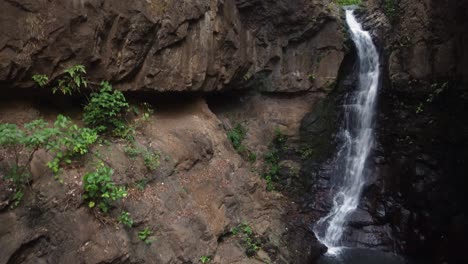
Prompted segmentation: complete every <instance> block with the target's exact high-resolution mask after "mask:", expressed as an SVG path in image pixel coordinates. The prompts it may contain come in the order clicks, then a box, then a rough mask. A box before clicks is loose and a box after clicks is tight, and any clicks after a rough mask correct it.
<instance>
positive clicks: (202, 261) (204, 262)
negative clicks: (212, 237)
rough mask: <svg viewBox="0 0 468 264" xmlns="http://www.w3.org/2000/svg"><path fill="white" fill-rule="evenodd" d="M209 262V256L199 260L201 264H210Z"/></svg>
mask: <svg viewBox="0 0 468 264" xmlns="http://www.w3.org/2000/svg"><path fill="white" fill-rule="evenodd" d="M210 261H211V257H210V256H202V257H201V258H200V262H201V263H203V264H206V263H210Z"/></svg>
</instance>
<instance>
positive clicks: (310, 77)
mask: <svg viewBox="0 0 468 264" xmlns="http://www.w3.org/2000/svg"><path fill="white" fill-rule="evenodd" d="M308 78H309V81H311V82H312V81H314V80H315V74H313V73H311V74H309V75H308Z"/></svg>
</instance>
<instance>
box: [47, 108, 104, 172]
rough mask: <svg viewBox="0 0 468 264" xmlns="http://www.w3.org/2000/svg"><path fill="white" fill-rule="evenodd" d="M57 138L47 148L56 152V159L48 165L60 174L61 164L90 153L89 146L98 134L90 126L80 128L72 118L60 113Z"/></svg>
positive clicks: (57, 123) (55, 125) (55, 127)
mask: <svg viewBox="0 0 468 264" xmlns="http://www.w3.org/2000/svg"><path fill="white" fill-rule="evenodd" d="M54 130H55V133H56V135H57V137H56V140H54V141H51V142H50V144H48V146H47V149H48V150H51V151H53V152H54V153H55V156H54V159H53V160H52V161H50V162H49V163H47V166H48V167H49V168H50V169H51V170H52V172H54V174H58V173H59V171H60V164H61V163H62V162H65V163H66V164H70V163H71V162H72V159H73V158H76V157H80V156H83V155H85V154H86V153H88V151H89V148H90V147H91V146H92V145H93V144H94V143H95V142H96V140H97V139H98V135H97V133H96V131H95V130H93V129H90V128H80V127H78V126H77V125H76V124H74V123H73V122H72V121H71V119H70V118H68V117H66V116H63V115H59V116H58V117H57V120H56V121H55V123H54Z"/></svg>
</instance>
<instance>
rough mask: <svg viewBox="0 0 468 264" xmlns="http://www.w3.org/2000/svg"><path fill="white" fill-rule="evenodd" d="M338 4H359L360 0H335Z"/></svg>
mask: <svg viewBox="0 0 468 264" xmlns="http://www.w3.org/2000/svg"><path fill="white" fill-rule="evenodd" d="M335 2H336V3H337V4H339V5H340V6H349V5H359V4H361V0H335Z"/></svg>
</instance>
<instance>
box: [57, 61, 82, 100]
mask: <svg viewBox="0 0 468 264" xmlns="http://www.w3.org/2000/svg"><path fill="white" fill-rule="evenodd" d="M63 73H64V74H65V76H64V77H62V78H60V79H59V80H58V85H57V86H56V87H53V88H52V93H53V94H55V93H56V92H57V91H60V92H61V93H62V94H64V95H67V94H68V95H71V94H72V93H73V92H80V89H81V88H82V87H88V81H87V80H86V78H85V77H84V75H85V74H86V69H85V67H84V66H83V65H75V66H73V67H71V68H68V69H66V70H65V71H64V72H63Z"/></svg>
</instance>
